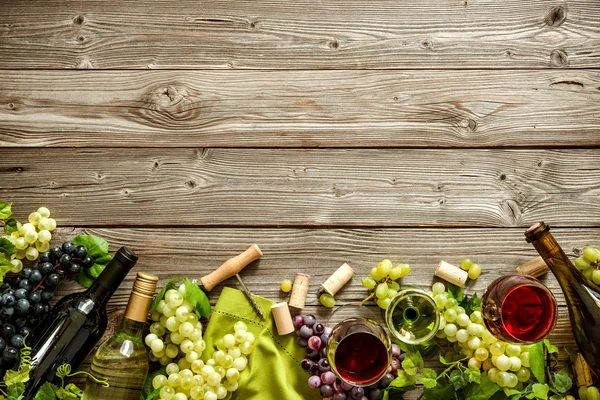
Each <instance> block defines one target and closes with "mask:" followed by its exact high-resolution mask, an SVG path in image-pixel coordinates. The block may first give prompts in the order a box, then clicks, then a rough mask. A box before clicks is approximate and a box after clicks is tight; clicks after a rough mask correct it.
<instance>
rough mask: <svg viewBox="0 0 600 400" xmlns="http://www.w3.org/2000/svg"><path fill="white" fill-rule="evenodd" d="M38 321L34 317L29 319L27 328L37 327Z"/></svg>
mask: <svg viewBox="0 0 600 400" xmlns="http://www.w3.org/2000/svg"><path fill="white" fill-rule="evenodd" d="M38 322H39V321H38V319H37V318H36V317H34V316H33V315H31V316H29V317H27V326H32V327H34V328H35V327H36V326H37V324H38Z"/></svg>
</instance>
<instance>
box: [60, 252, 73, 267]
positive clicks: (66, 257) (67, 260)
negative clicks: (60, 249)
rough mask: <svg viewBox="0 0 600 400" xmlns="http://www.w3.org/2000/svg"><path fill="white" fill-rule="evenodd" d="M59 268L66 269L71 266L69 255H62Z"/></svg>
mask: <svg viewBox="0 0 600 400" xmlns="http://www.w3.org/2000/svg"><path fill="white" fill-rule="evenodd" d="M59 263H60V266H61V267H63V268H64V269H67V268H69V267H70V266H71V256H70V255H69V254H63V255H62V256H61V257H60V261H59Z"/></svg>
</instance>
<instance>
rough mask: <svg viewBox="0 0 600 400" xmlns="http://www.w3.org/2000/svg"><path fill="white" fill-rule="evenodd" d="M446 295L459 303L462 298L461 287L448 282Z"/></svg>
mask: <svg viewBox="0 0 600 400" xmlns="http://www.w3.org/2000/svg"><path fill="white" fill-rule="evenodd" d="M447 287H448V297H449V298H452V299H456V301H458V302H459V303H460V302H461V301H462V300H463V290H462V288H461V287H459V286H456V285H453V284H452V283H448V286H447Z"/></svg>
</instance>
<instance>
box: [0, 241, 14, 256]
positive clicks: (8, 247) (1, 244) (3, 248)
mask: <svg viewBox="0 0 600 400" xmlns="http://www.w3.org/2000/svg"><path fill="white" fill-rule="evenodd" d="M16 252H17V249H16V248H15V245H14V244H13V243H12V242H11V241H10V240H8V239H7V238H0V254H4V255H5V256H6V258H10V256H12V255H13V254H15V253H16Z"/></svg>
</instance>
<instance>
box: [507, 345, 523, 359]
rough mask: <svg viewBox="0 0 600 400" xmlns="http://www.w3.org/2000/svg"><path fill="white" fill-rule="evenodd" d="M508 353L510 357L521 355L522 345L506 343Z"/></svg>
mask: <svg viewBox="0 0 600 400" xmlns="http://www.w3.org/2000/svg"><path fill="white" fill-rule="evenodd" d="M505 351H506V355H507V356H509V357H512V356H517V357H518V356H519V354H521V346H520V345H518V344H510V343H509V344H507V345H506V349H505Z"/></svg>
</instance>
